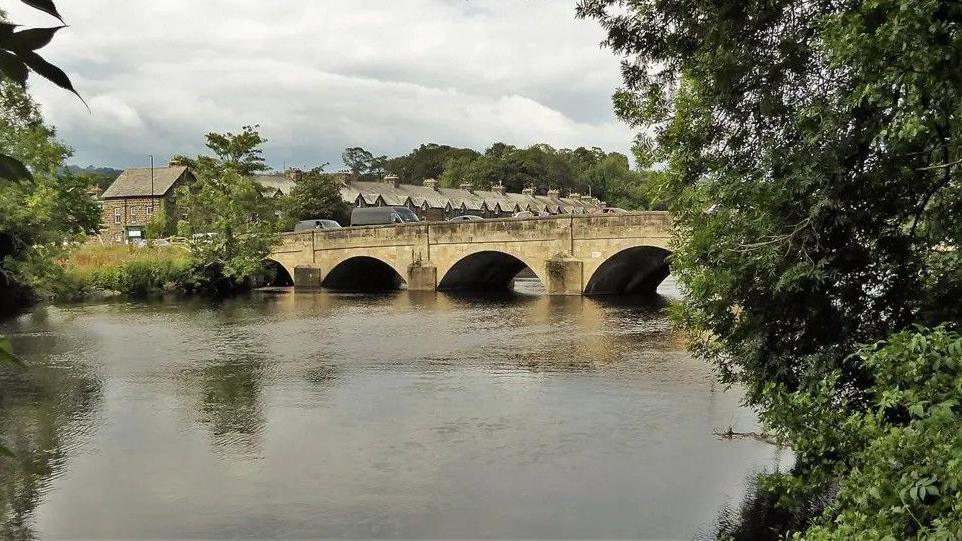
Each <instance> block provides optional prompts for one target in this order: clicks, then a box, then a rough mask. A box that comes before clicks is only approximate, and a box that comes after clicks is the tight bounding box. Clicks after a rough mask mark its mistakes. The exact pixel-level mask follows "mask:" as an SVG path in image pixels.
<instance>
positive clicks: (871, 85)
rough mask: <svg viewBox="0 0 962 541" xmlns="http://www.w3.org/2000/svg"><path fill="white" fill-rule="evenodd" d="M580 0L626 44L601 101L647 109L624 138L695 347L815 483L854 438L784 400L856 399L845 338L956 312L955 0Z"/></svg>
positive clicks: (841, 403) (961, 55) (825, 407)
mask: <svg viewBox="0 0 962 541" xmlns="http://www.w3.org/2000/svg"><path fill="white" fill-rule="evenodd" d="M578 13H579V15H580V16H582V17H591V18H595V19H597V20H598V21H600V22H601V24H602V25H603V26H604V28H605V29H606V30H607V33H608V39H607V41H606V44H607V45H608V46H610V47H611V48H612V49H613V50H615V51H616V52H617V53H619V54H621V55H622V56H623V57H624V63H623V68H622V71H623V78H624V82H625V86H624V87H623V88H622V89H620V90H619V91H618V92H617V93H616V94H615V97H614V104H615V109H616V111H617V113H618V114H619V116H621V117H622V118H623V119H625V120H627V121H629V122H631V123H632V124H633V125H635V126H638V127H641V128H644V130H643V134H644V135H642V136H640V137H639V139H638V143H639V145H638V148H639V155H640V156H641V157H643V158H644V159H645V160H648V161H651V162H656V161H657V162H663V163H665V164H667V167H668V172H667V182H666V184H665V190H666V191H665V196H666V197H667V199H668V200H669V201H670V202H671V210H672V211H673V216H674V218H675V220H676V225H677V232H678V238H679V241H678V243H677V246H676V251H675V253H674V256H673V259H672V265H673V271H674V272H675V273H676V274H677V275H678V276H679V277H680V280H681V283H682V284H683V286H684V288H685V290H686V301H685V302H684V304H683V306H682V308H681V309H680V311H679V317H680V319H681V321H682V322H684V323H685V324H686V325H687V326H688V327H689V328H690V329H691V330H692V336H693V337H694V343H693V345H694V347H695V351H697V352H698V353H699V354H701V355H703V356H704V357H706V358H709V359H711V360H713V361H714V362H715V363H716V364H717V366H718V367H719V368H720V372H721V374H722V377H723V379H724V381H726V382H730V383H740V384H742V385H743V386H744V387H745V389H746V391H747V401H748V402H749V404H751V405H753V406H755V407H756V408H757V409H758V410H759V411H760V413H761V416H762V419H763V421H764V422H766V423H767V424H768V425H769V426H770V427H773V428H774V429H775V430H777V431H778V432H780V433H781V435H782V436H783V437H784V439H785V440H786V441H787V442H789V443H790V444H791V445H792V446H793V448H795V449H796V455H797V461H798V464H799V465H800V467H801V471H802V472H803V474H802V478H803V479H804V481H802V482H800V484H799V485H798V488H799V489H805V490H808V491H812V490H823V489H826V488H827V487H828V486H829V485H830V484H831V483H832V482H833V479H834V475H829V474H826V472H836V470H835V469H834V465H835V464H836V463H837V462H838V461H839V460H844V458H845V457H844V455H845V454H846V453H848V452H853V451H852V450H850V449H849V450H843V449H841V448H831V449H830V448H818V447H814V448H813V447H812V446H810V445H809V443H811V442H809V441H808V438H809V437H811V435H810V434H809V433H808V432H806V431H805V430H803V429H802V428H803V427H802V426H801V425H800V424H799V418H798V415H799V414H800V411H799V409H797V408H791V407H788V406H787V404H789V403H791V402H792V401H796V400H798V401H802V403H806V401H808V402H807V404H808V407H809V408H811V413H812V414H813V415H817V414H818V413H825V414H826V415H828V414H832V415H846V416H847V415H857V414H859V413H860V412H864V411H865V410H866V408H867V407H868V406H869V404H870V401H871V393H870V389H872V388H873V386H874V385H875V380H876V378H877V377H878V374H877V373H873V372H872V371H871V370H868V369H867V368H866V366H865V365H864V364H862V363H859V362H857V359H856V358H855V357H852V356H851V355H850V354H851V353H852V352H853V351H856V350H857V348H858V347H859V344H861V343H873V342H875V341H877V340H880V339H884V338H886V337H887V336H889V335H891V334H893V333H897V332H900V331H901V330H903V329H906V328H909V327H910V326H912V325H914V324H926V325H934V324H938V323H940V322H944V321H958V317H959V313H960V312H959V308H958V306H957V303H954V302H946V299H947V296H946V295H948V294H950V293H952V292H958V291H960V283H962V282H960V278H962V272H960V270H959V265H958V263H959V259H958V255H957V247H958V246H959V243H960V240H962V239H960V237H962V222H959V220H958V219H957V216H958V215H959V212H960V210H962V208H960V206H962V197H960V196H962V193H960V190H962V179H960V173H959V167H960V165H962V162H960V159H962V153H960V150H962V149H960V135H962V30H960V25H962V5H960V4H959V3H957V2H949V1H938V0H925V1H910V0H863V1H849V2H797V1H795V2H792V1H783V2H775V3H767V4H758V3H743V2H726V3H718V2H712V1H705V0H682V1H679V2H671V3H668V2H661V1H657V0H639V1H635V2H631V3H623V2H619V1H614V0H582V1H581V2H580V3H579V6H578ZM830 375H833V377H832V378H831V379H830V380H829V383H830V385H831V390H830V392H829V391H828V390H826V389H825V387H824V386H825V385H826V378H827V377H829V376H830ZM825 396H831V397H832V398H831V400H827V399H825V400H821V399H819V398H818V397H825ZM820 400H821V401H820Z"/></svg>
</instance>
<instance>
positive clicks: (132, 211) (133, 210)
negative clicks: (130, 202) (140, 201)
mask: <svg viewBox="0 0 962 541" xmlns="http://www.w3.org/2000/svg"><path fill="white" fill-rule="evenodd" d="M130 221H131V222H134V221H137V207H130Z"/></svg>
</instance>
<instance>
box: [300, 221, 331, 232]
mask: <svg viewBox="0 0 962 541" xmlns="http://www.w3.org/2000/svg"><path fill="white" fill-rule="evenodd" d="M340 227H341V224H339V223H337V222H335V221H334V220H320V219H318V220H301V221H299V222H297V224H296V225H295V226H294V232H295V233H297V232H298V231H308V230H311V229H338V228H340Z"/></svg>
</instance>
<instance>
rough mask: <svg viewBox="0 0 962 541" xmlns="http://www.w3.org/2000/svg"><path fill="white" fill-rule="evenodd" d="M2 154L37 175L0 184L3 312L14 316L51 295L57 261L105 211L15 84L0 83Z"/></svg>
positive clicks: (0, 300)
mask: <svg viewBox="0 0 962 541" xmlns="http://www.w3.org/2000/svg"><path fill="white" fill-rule="evenodd" d="M0 151H2V152H3V153H5V154H6V155H9V156H12V157H13V158H14V159H16V160H17V161H18V163H22V164H25V166H26V167H28V168H29V169H30V170H31V171H32V174H31V175H30V176H29V177H21V178H19V179H16V180H0V313H9V312H12V311H14V310H16V309H18V308H20V307H22V306H25V305H27V304H29V303H30V302H31V301H33V300H34V299H35V297H36V295H37V293H38V292H39V293H44V292H46V290H47V289H48V288H49V287H50V286H51V285H52V284H50V283H49V282H50V281H51V280H53V279H55V278H56V275H57V271H58V268H57V267H56V266H55V265H54V264H53V258H54V257H55V256H57V255H59V254H61V253H62V252H63V250H64V248H63V246H64V244H65V243H66V242H68V241H70V240H74V239H76V238H79V237H82V236H84V235H87V234H92V233H95V232H96V231H97V229H98V227H99V225H100V208H99V206H98V205H97V202H96V201H95V200H94V199H93V197H92V196H91V195H90V193H88V191H87V187H88V183H89V180H88V179H87V178H85V177H81V176H77V175H74V174H72V173H70V172H69V171H65V170H63V168H62V166H63V162H64V160H65V159H66V158H67V157H69V156H70V154H71V149H70V148H69V147H67V146H65V145H64V144H62V143H60V142H59V141H57V139H56V132H55V131H54V129H53V128H52V127H50V126H48V125H47V124H45V123H44V120H43V117H42V115H41V114H40V109H39V107H38V106H37V104H36V103H35V102H34V101H33V99H31V98H30V96H29V95H28V94H27V93H26V92H25V91H24V89H23V87H21V86H20V85H19V84H17V83H13V82H10V81H0Z"/></svg>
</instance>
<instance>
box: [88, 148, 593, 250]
mask: <svg viewBox="0 0 962 541" xmlns="http://www.w3.org/2000/svg"><path fill="white" fill-rule="evenodd" d="M300 176H301V172H300V171H298V170H291V171H289V172H288V173H287V174H284V175H257V176H255V177H254V179H255V180H256V181H257V182H258V183H259V184H260V185H261V186H263V187H264V189H265V192H266V193H267V194H268V195H272V196H278V195H287V194H289V193H290V192H291V190H292V189H293V188H294V186H295V185H296V184H297V182H298V180H299V179H300ZM194 180H195V176H194V174H193V173H192V172H191V170H190V169H189V168H188V167H186V166H176V165H171V166H168V167H155V168H153V169H150V168H137V169H127V170H125V171H124V172H123V173H121V174H120V176H119V177H117V180H116V181H114V183H113V184H111V186H110V187H109V188H107V190H106V191H104V193H103V195H102V196H101V198H102V200H103V202H102V208H103V214H102V223H103V225H102V230H101V238H102V239H103V241H104V242H109V243H123V242H128V241H130V240H132V239H140V238H144V236H145V234H146V228H147V223H148V222H150V220H151V218H152V217H153V216H154V215H155V213H158V212H161V210H163V211H164V212H166V213H167V214H168V216H170V215H174V214H175V213H176V206H177V200H176V191H177V188H178V187H180V186H182V185H184V184H188V183H190V182H193V181H194ZM340 183H341V198H342V199H343V200H344V202H345V203H348V204H350V205H353V206H356V207H383V206H403V207H407V208H409V209H411V210H412V211H414V212H415V213H416V214H417V215H418V216H419V217H420V218H421V219H424V220H429V221H437V220H446V219H448V218H451V217H454V216H460V215H464V214H474V215H477V216H481V217H483V218H496V217H508V216H512V215H513V214H515V213H517V212H521V211H530V212H533V213H535V214H539V213H548V214H593V213H596V212H601V211H602V209H603V208H604V207H605V202H604V201H599V200H598V199H597V198H594V197H590V196H587V195H581V194H577V193H570V194H567V195H565V196H564V197H562V196H561V193H560V192H559V191H558V190H548V192H547V193H545V194H535V193H534V190H533V189H531V188H528V189H525V190H522V191H521V193H511V192H507V191H505V189H504V187H502V186H494V187H492V189H491V190H476V189H474V187H473V186H471V185H470V184H461V185H460V186H459V187H458V188H442V187H440V186H439V185H438V181H437V180H436V179H426V180H424V181H423V183H422V184H420V185H417V184H401V183H400V182H398V179H397V177H386V178H385V179H384V181H383V182H372V181H352V180H349V179H346V178H342V179H341V180H340Z"/></svg>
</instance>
